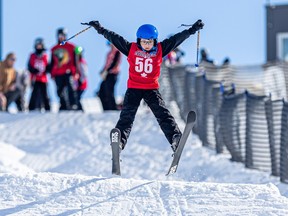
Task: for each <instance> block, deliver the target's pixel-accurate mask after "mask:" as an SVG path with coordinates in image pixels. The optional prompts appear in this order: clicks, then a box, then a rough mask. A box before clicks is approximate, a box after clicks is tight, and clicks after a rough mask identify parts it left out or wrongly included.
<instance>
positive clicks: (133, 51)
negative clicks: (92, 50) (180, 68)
mask: <svg viewBox="0 0 288 216" xmlns="http://www.w3.org/2000/svg"><path fill="white" fill-rule="evenodd" d="M83 24H84V25H89V26H93V27H94V28H95V29H96V31H97V32H98V33H99V34H101V35H103V36H104V37H105V38H106V39H107V40H109V41H110V42H111V43H112V44H113V45H114V46H115V47H116V48H117V49H118V50H119V51H120V52H122V53H123V54H124V55H126V56H127V57H128V58H127V60H128V63H129V78H128V89H127V91H126V93H125V97H124V103H123V109H122V111H121V113H120V118H119V120H118V122H117V124H116V126H115V128H118V129H119V130H120V133H121V140H120V149H121V150H123V149H124V148H125V145H126V143H127V139H128V137H129V134H130V132H131V129H132V125H133V122H134V119H135V115H136V112H137V109H138V107H139V105H140V102H141V100H142V99H144V101H145V102H146V103H147V105H148V106H149V107H150V109H151V110H152V112H153V114H154V115H155V117H156V119H157V121H158V123H159V125H160V127H161V129H162V131H163V132H164V134H165V136H166V138H167V140H168V141H169V143H170V144H171V148H172V150H173V151H174V152H175V151H176V149H177V147H178V143H179V140H180V138H181V136H182V133H181V131H180V130H179V128H178V125H177V124H176V122H175V119H174V117H173V116H172V115H171V113H170V112H169V110H168V109H167V108H166V106H165V103H164V101H163V99H162V96H161V94H160V92H159V82H158V78H159V76H160V67H161V63H162V58H163V57H164V56H166V55H167V54H168V53H169V52H171V51H172V50H174V49H175V48H176V47H178V46H179V45H180V44H181V43H182V42H183V41H184V40H186V39H187V38H189V36H190V35H192V34H195V33H196V32H197V31H199V30H200V29H202V28H203V26H204V23H203V22H202V20H198V21H197V22H195V23H194V24H193V25H192V27H190V28H189V29H186V30H183V31H182V32H179V33H177V34H175V35H173V36H171V37H170V38H167V39H165V40H163V41H162V42H158V30H157V28H156V27H155V26H153V25H150V24H144V25H142V26H140V27H139V28H138V30H137V33H136V36H137V42H136V43H135V42H132V43H130V42H128V41H127V40H125V39H124V38H123V37H122V36H120V35H118V34H116V33H115V32H112V31H109V30H107V29H105V28H104V27H102V26H101V25H100V23H99V21H91V22H89V23H83Z"/></svg>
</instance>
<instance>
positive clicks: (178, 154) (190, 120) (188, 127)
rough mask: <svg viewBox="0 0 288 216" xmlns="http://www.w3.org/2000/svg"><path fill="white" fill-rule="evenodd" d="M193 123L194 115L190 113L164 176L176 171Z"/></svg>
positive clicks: (192, 112) (194, 120)
mask: <svg viewBox="0 0 288 216" xmlns="http://www.w3.org/2000/svg"><path fill="white" fill-rule="evenodd" d="M195 122H196V113H195V112H194V111H190V112H189V113H188V115H187V122H186V125H185V128H184V132H183V134H182V137H181V139H180V141H179V145H178V148H177V149H176V151H175V153H174V156H173V160H172V163H171V166H170V168H169V170H168V172H167V174H166V176H168V175H171V174H173V173H175V172H176V171H177V168H178V164H179V160H180V157H181V154H182V151H183V149H184V146H185V144H186V141H187V139H188V136H189V134H190V133H191V131H192V128H193V126H194V125H195Z"/></svg>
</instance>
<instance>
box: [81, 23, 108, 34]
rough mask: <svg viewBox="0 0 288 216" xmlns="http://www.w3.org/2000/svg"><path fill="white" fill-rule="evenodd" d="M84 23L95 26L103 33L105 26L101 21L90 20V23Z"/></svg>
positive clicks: (99, 32)
mask: <svg viewBox="0 0 288 216" xmlns="http://www.w3.org/2000/svg"><path fill="white" fill-rule="evenodd" d="M82 25H89V26H92V27H94V29H95V30H96V31H97V32H98V34H103V30H104V28H103V27H102V26H101V25H100V23H99V21H94V20H93V21H90V22H89V23H82Z"/></svg>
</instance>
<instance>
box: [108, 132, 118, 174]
mask: <svg viewBox="0 0 288 216" xmlns="http://www.w3.org/2000/svg"><path fill="white" fill-rule="evenodd" d="M110 140H111V148H112V174H115V175H119V176H120V175H121V172H120V151H121V149H120V140H121V132H120V130H119V129H118V128H113V129H112V130H111V132H110Z"/></svg>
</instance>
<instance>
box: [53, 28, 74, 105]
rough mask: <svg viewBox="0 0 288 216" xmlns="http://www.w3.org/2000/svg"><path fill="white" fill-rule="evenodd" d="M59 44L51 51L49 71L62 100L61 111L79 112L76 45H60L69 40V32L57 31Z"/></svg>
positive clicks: (68, 43)
mask: <svg viewBox="0 0 288 216" xmlns="http://www.w3.org/2000/svg"><path fill="white" fill-rule="evenodd" d="M56 35H57V44H56V45H55V46H54V47H52V49H51V62H50V66H49V71H50V72H51V77H52V78H53V79H54V80H55V83H56V87H57V95H58V97H59V99H60V107H59V110H77V109H78V106H77V92H76V90H77V89H75V79H74V77H75V75H76V68H77V65H76V55H75V45H74V44H72V43H70V42H66V43H65V44H64V45H61V44H60V43H61V42H63V41H65V40H66V38H67V30H66V29H65V28H59V29H58V30H57V34H56Z"/></svg>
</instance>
